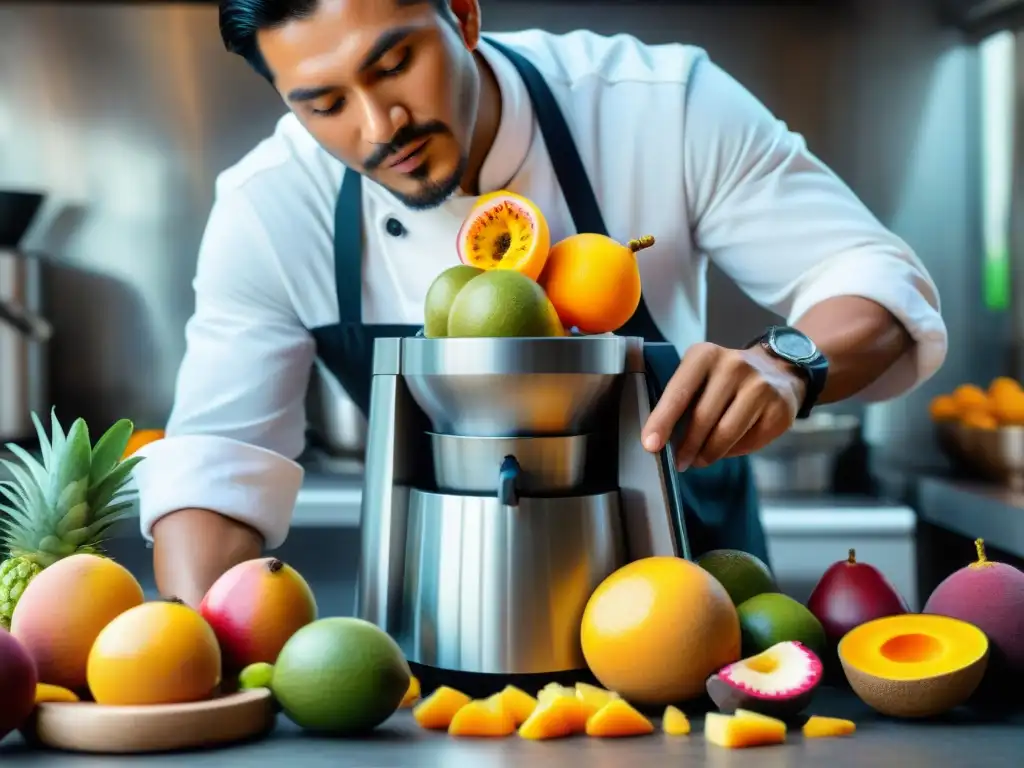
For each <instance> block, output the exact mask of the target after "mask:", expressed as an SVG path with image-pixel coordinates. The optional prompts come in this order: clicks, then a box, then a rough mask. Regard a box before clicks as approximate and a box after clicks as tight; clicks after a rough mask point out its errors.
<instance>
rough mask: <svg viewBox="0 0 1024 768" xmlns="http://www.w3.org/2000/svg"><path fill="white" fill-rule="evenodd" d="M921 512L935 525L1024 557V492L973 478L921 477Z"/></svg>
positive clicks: (918, 502) (918, 483) (918, 493)
mask: <svg viewBox="0 0 1024 768" xmlns="http://www.w3.org/2000/svg"><path fill="white" fill-rule="evenodd" d="M916 486H917V488H916V490H917V506H918V514H919V515H920V516H921V518H922V519H924V520H927V521H928V522H929V523H932V524H933V525H937V526H939V527H941V528H945V529H947V530H950V531H953V532H954V533H959V534H960V535H962V536H967V537H968V538H972V539H985V540H986V541H990V542H991V543H992V545H993V546H995V547H998V548H999V549H1001V550H1003V551H1004V552H1009V553H1010V554H1012V555H1016V556H1017V557H1024V494H1022V493H1015V492H1014V491H1011V490H1009V489H1008V488H1003V487H1000V486H997V485H992V484H989V483H982V482H972V481H970V480H957V479H949V478H942V477H927V476H925V477H919V478H917V480H916Z"/></svg>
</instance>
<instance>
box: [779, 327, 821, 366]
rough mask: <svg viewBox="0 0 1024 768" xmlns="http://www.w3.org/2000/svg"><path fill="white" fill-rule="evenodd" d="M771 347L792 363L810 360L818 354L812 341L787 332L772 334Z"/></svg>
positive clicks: (801, 335) (798, 334) (800, 334)
mask: <svg viewBox="0 0 1024 768" xmlns="http://www.w3.org/2000/svg"><path fill="white" fill-rule="evenodd" d="M772 346H773V347H774V348H775V351H776V352H777V353H778V354H779V355H780V356H781V357H783V358H785V359H787V360H791V361H793V362H800V361H803V360H810V359H811V358H812V357H814V356H815V355H816V354H817V353H818V349H817V347H815V346H814V342H813V341H811V340H810V339H809V338H807V337H806V336H804V335H803V334H802V333H797V332H793V331H789V330H779V331H776V332H775V333H773V334H772Z"/></svg>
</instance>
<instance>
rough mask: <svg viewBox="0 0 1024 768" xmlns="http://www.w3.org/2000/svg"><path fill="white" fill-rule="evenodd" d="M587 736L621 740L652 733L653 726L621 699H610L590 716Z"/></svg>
mask: <svg viewBox="0 0 1024 768" xmlns="http://www.w3.org/2000/svg"><path fill="white" fill-rule="evenodd" d="M586 731H587V736H596V737H598V738H621V737H623V736H646V735H647V734H649V733H654V725H652V724H651V721H650V720H648V719H647V718H646V717H644V716H643V715H641V714H640V713H639V712H637V711H636V710H635V709H633V707H632V706H631V705H630V704H629V703H628V702H626V701H624V700H623V699H612V700H610V701H609V702H608V703H607V704H605V705H604V706H603V707H601V708H600V709H599V710H597V712H595V713H594V714H593V715H591V716H590V718H589V719H588V720H587V725H586Z"/></svg>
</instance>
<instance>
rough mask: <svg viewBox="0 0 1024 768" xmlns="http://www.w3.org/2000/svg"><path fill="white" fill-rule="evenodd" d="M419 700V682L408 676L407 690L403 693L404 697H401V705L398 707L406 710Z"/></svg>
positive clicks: (414, 677)
mask: <svg viewBox="0 0 1024 768" xmlns="http://www.w3.org/2000/svg"><path fill="white" fill-rule="evenodd" d="M419 700H420V681H419V680H417V679H416V676H415V675H410V676H409V690H407V691H406V692H405V696H403V697H402V703H401V704H399V705H398V706H399V707H400V708H402V709H408V708H409V707H411V706H412V705H413V704H415V703H416V702H417V701H419Z"/></svg>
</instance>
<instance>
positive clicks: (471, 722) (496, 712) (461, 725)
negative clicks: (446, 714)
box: [448, 694, 516, 738]
mask: <svg viewBox="0 0 1024 768" xmlns="http://www.w3.org/2000/svg"><path fill="white" fill-rule="evenodd" d="M495 696H500V694H495ZM515 732H516V723H515V720H514V719H513V717H512V714H511V713H510V712H507V711H506V710H505V707H504V706H503V705H502V703H501V700H500V699H495V698H494V697H493V696H492V697H491V698H489V699H487V700H485V701H471V702H469V703H468V704H466V705H465V706H463V707H460V708H459V711H458V712H456V713H455V716H454V717H452V720H451V724H450V725H449V726H448V734H449V735H450V736H471V737H474V738H501V737H504V736H511V735H512V734H513V733H515Z"/></svg>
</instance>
